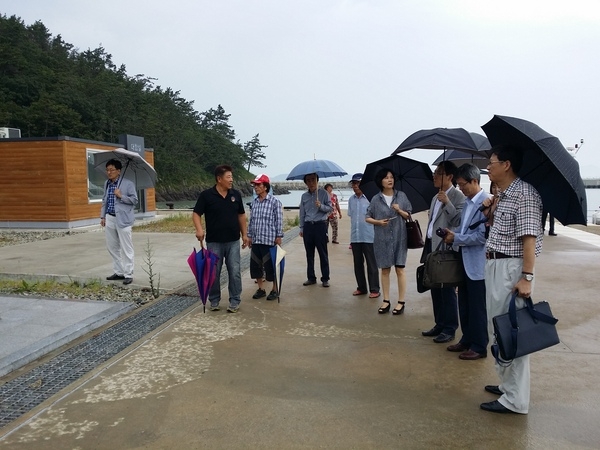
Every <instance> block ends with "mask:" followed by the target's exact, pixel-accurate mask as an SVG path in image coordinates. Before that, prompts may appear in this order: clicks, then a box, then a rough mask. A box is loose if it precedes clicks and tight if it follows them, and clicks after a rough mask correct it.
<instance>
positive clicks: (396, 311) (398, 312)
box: [392, 302, 405, 316]
mask: <svg viewBox="0 0 600 450" xmlns="http://www.w3.org/2000/svg"><path fill="white" fill-rule="evenodd" d="M404 303H405V302H398V304H399V305H402V308H400V309H396V308H394V309H392V314H393V315H394V316H399V315H400V314H402V313H403V312H404Z"/></svg>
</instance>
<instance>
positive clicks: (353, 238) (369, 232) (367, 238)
mask: <svg viewBox="0 0 600 450" xmlns="http://www.w3.org/2000/svg"><path fill="white" fill-rule="evenodd" d="M369 205H370V202H369V199H368V198H367V197H366V196H365V194H362V195H361V196H360V197H357V196H356V194H353V195H352V197H350V198H349V199H348V217H350V225H351V226H350V242H351V243H352V242H356V243H357V244H358V243H367V244H372V243H373V236H374V234H375V231H374V229H373V228H374V227H373V224H372V223H367V222H366V221H365V218H366V217H367V209H368V208H369Z"/></svg>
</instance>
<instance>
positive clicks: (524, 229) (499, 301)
mask: <svg viewBox="0 0 600 450" xmlns="http://www.w3.org/2000/svg"><path fill="white" fill-rule="evenodd" d="M522 160H523V152H522V151H521V150H520V149H519V148H516V147H512V146H497V147H494V148H492V156H491V157H490V163H489V164H488V167H487V168H488V171H489V177H490V180H491V181H493V182H495V183H496V184H497V185H498V189H499V190H500V196H499V201H498V207H497V208H496V211H495V212H494V220H493V225H492V227H491V229H490V235H489V238H488V241H487V246H486V250H487V252H486V258H487V259H486V266H485V287H486V304H487V311H488V326H489V329H490V330H491V329H492V327H491V321H492V318H493V317H495V316H497V315H499V314H504V313H506V312H508V305H509V303H510V299H511V296H512V293H513V292H514V291H518V294H519V297H517V308H521V307H523V306H525V302H524V301H523V298H527V297H530V296H531V292H532V290H533V272H534V270H533V268H534V265H535V258H536V256H538V255H539V254H540V252H541V250H542V239H543V231H542V226H541V223H542V199H541V197H540V194H539V193H538V192H537V191H536V190H535V188H534V187H533V186H531V185H530V184H528V183H526V182H524V181H523V180H521V179H520V178H519V176H518V173H519V170H520V168H521V164H522ZM496 371H497V372H498V375H499V377H500V384H499V385H498V386H495V385H488V386H486V387H485V390H486V391H488V392H491V393H493V394H497V395H500V398H499V399H498V400H496V401H493V402H488V403H482V404H481V405H480V406H481V409H483V410H485V411H490V412H496V413H518V414H527V413H528V411H529V355H526V356H522V357H520V358H515V359H514V360H513V362H512V364H510V365H508V366H507V367H505V366H501V365H499V364H498V363H496Z"/></svg>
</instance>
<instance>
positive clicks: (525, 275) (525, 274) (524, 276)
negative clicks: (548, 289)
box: [523, 272, 533, 281]
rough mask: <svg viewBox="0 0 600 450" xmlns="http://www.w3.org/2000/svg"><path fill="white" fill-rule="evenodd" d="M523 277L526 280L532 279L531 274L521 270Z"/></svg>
mask: <svg viewBox="0 0 600 450" xmlns="http://www.w3.org/2000/svg"><path fill="white" fill-rule="evenodd" d="M523 278H525V279H526V280H527V281H533V274H532V273H525V272H523Z"/></svg>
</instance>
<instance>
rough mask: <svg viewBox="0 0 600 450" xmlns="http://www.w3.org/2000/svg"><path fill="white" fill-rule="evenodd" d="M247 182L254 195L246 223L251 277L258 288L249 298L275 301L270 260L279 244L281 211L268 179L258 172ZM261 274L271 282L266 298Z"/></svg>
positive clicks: (275, 283)
mask: <svg viewBox="0 0 600 450" xmlns="http://www.w3.org/2000/svg"><path fill="white" fill-rule="evenodd" d="M250 183H252V185H253V186H254V192H256V198H255V199H254V200H253V201H252V206H251V208H250V221H249V222H248V245H249V246H250V247H251V252H250V276H251V277H252V278H254V279H256V282H257V283H258V289H257V290H256V292H255V293H254V295H253V296H252V298H254V299H259V298H262V297H265V296H266V297H267V300H275V299H276V298H277V297H278V294H277V280H275V273H274V269H273V262H272V260H271V247H274V246H276V245H281V238H283V208H282V205H281V202H280V201H279V199H277V198H275V197H274V196H273V195H271V194H270V193H269V192H270V190H271V183H270V181H269V177H268V176H266V175H265V174H264V173H261V174H260V175H258V176H257V177H256V178H255V179H254V180H252V181H251V182H250ZM263 273H264V275H265V279H266V280H267V281H271V282H272V283H273V284H272V286H271V292H270V293H269V295H268V296H267V291H266V290H265V289H264V287H263V283H264V281H263Z"/></svg>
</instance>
